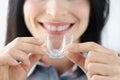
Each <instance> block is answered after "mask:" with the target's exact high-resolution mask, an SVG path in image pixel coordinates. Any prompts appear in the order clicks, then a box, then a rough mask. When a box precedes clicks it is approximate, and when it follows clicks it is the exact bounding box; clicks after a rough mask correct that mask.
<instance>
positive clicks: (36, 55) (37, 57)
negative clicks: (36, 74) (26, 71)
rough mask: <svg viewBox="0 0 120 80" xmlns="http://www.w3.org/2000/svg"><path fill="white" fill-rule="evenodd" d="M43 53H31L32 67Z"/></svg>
mask: <svg viewBox="0 0 120 80" xmlns="http://www.w3.org/2000/svg"><path fill="white" fill-rule="evenodd" d="M42 56H43V55H41V54H32V53H31V54H30V55H29V60H30V69H31V68H32V66H33V65H34V64H35V63H36V62H37V61H39V60H40V59H41V57H42Z"/></svg>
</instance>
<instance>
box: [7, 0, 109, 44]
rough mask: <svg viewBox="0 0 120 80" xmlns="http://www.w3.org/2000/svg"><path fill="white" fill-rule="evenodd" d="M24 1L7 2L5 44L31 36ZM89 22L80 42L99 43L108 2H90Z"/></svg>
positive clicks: (107, 0)
mask: <svg viewBox="0 0 120 80" xmlns="http://www.w3.org/2000/svg"><path fill="white" fill-rule="evenodd" d="M24 1H25V0H9V6H8V8H9V12H8V21H7V36H6V44H7V43H9V42H10V41H12V40H13V39H14V38H16V37H26V36H32V35H31V34H30V32H29V31H28V29H27V27H26V25H25V21H24V16H23V5H24ZM90 7H91V11H90V21H89V25H88V28H87V30H86V32H85V33H84V34H83V35H82V37H81V38H80V39H81V40H80V41H82V42H86V41H94V42H99V40H100V33H101V30H102V28H103V26H104V24H105V23H106V19H107V17H108V13H109V0H90Z"/></svg>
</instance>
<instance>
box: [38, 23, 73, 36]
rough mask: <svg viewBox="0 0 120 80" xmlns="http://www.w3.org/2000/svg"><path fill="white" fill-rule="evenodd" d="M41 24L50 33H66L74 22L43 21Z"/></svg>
mask: <svg viewBox="0 0 120 80" xmlns="http://www.w3.org/2000/svg"><path fill="white" fill-rule="evenodd" d="M39 24H40V25H41V26H42V27H43V28H44V29H45V30H47V31H48V32H49V33H53V34H60V33H64V32H66V31H68V30H70V28H71V27H72V26H73V25H74V23H58V22H57V23H54V22H52V23H51V22H47V23H43V22H39Z"/></svg>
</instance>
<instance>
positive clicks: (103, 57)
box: [85, 51, 116, 67]
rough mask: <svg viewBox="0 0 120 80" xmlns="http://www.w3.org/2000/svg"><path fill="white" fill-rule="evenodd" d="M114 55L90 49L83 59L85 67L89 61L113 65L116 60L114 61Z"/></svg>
mask: <svg viewBox="0 0 120 80" xmlns="http://www.w3.org/2000/svg"><path fill="white" fill-rule="evenodd" d="M115 58H116V57H114V56H111V55H107V54H105V53H100V52H95V51H90V52H89V53H88V55H87V59H86V61H85V67H86V66H87V65H88V63H90V62H92V63H93V62H95V63H102V64H108V65H114V64H116V62H115V61H114V60H115Z"/></svg>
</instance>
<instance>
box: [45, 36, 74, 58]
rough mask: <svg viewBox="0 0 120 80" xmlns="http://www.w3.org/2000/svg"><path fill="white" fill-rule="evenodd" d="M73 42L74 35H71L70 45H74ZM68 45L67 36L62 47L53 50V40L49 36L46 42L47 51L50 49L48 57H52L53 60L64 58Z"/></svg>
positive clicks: (64, 37)
mask: <svg viewBox="0 0 120 80" xmlns="http://www.w3.org/2000/svg"><path fill="white" fill-rule="evenodd" d="M72 42H73V35H70V42H69V43H72ZM66 45H67V37H66V35H64V36H63V39H62V43H61V45H60V47H59V48H58V49H55V48H53V45H52V44H51V40H50V38H49V36H48V37H47V40H46V46H47V49H48V53H47V54H48V56H49V57H52V58H62V57H64V49H65V46H66Z"/></svg>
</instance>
